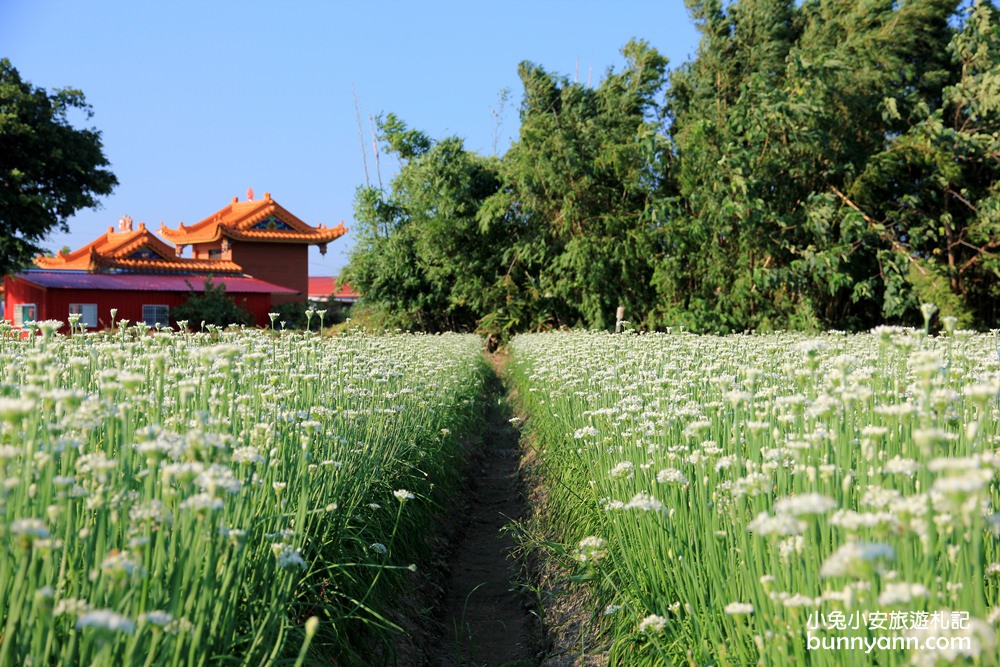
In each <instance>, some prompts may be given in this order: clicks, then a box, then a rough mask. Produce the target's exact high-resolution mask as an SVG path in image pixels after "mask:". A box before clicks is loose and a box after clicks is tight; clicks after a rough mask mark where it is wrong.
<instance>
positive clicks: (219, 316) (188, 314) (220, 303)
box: [170, 276, 254, 330]
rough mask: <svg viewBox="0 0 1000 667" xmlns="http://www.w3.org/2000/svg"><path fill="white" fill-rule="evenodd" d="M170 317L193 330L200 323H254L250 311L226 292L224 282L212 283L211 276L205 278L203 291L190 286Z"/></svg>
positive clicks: (223, 325)
mask: <svg viewBox="0 0 1000 667" xmlns="http://www.w3.org/2000/svg"><path fill="white" fill-rule="evenodd" d="M170 317H171V318H172V319H173V320H174V321H175V322H180V321H186V322H187V323H188V326H189V327H191V328H192V329H195V330H197V329H198V328H199V327H200V326H201V325H202V324H214V325H216V326H220V327H227V326H229V325H230V324H245V325H247V326H249V325H252V324H253V323H254V320H253V315H252V314H251V313H250V311H249V310H247V309H246V308H244V307H243V306H240V305H239V304H238V303H236V300H235V299H233V298H232V297H231V296H229V295H228V294H226V286H225V284H223V283H213V282H212V277H211V276H209V277H207V278H205V289H204V291H201V292H198V291H195V290H194V289H193V288H192V289H191V291H190V293H189V294H188V298H187V301H185V302H184V303H182V304H181V305H179V306H176V307H175V308H173V309H172V312H171V313H170Z"/></svg>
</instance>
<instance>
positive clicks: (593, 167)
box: [480, 41, 669, 331]
mask: <svg viewBox="0 0 1000 667" xmlns="http://www.w3.org/2000/svg"><path fill="white" fill-rule="evenodd" d="M623 54H624V55H625V58H626V66H625V68H624V69H623V70H622V71H621V72H614V71H610V70H609V71H608V73H607V75H606V77H605V78H604V80H603V81H602V82H601V84H600V85H599V86H598V87H597V88H590V87H588V86H585V85H583V84H580V83H577V82H571V81H569V80H568V79H566V78H565V77H561V76H558V75H554V74H551V73H549V72H547V71H545V70H544V69H543V68H542V67H539V66H537V65H533V64H531V63H527V62H525V63H522V64H521V66H520V68H519V74H520V77H521V81H522V83H523V85H524V97H523V102H522V105H521V128H520V134H519V137H518V140H517V141H516V142H515V144H514V145H513V146H512V147H511V149H510V150H509V151H508V152H507V153H506V154H505V155H504V157H503V160H502V162H501V174H500V175H501V180H502V182H503V186H502V188H501V189H500V190H499V191H498V193H497V194H496V195H494V196H493V197H492V198H491V199H490V200H489V201H487V202H485V203H484V206H483V211H482V213H481V216H480V221H481V223H482V224H483V225H484V226H485V227H487V228H488V229H495V228H500V229H502V230H504V237H505V238H508V239H510V244H509V245H508V248H507V252H506V254H505V256H504V262H503V270H504V272H503V274H502V275H501V276H500V280H499V283H498V285H499V287H500V288H501V290H502V292H503V298H502V299H501V300H500V302H499V303H498V308H497V309H496V310H494V311H492V312H491V313H490V315H489V317H488V322H489V328H492V329H500V330H503V331H510V330H526V329H537V328H542V327H546V326H577V325H582V326H587V327H597V328H608V327H610V326H612V325H613V324H614V322H615V311H616V309H617V307H618V306H619V305H624V306H625V308H626V312H627V314H628V317H630V318H635V319H643V318H644V317H645V315H646V313H648V312H649V311H650V310H651V308H652V299H653V296H654V295H653V292H652V289H651V287H650V279H651V276H652V273H653V268H652V262H653V260H654V258H655V255H656V247H655V234H654V231H655V227H656V218H655V216H654V215H653V208H654V207H653V205H652V204H653V201H654V199H655V197H657V196H659V195H661V194H662V183H663V181H662V165H661V164H660V163H661V161H663V160H665V159H666V158H667V156H668V155H669V150H668V144H667V141H666V135H665V132H664V130H663V128H662V125H661V121H660V111H661V105H660V102H661V96H662V94H663V88H664V86H665V84H666V66H667V60H666V58H664V57H663V56H661V55H660V54H659V53H658V52H657V51H656V50H655V49H653V48H652V47H650V46H649V45H648V44H647V43H645V42H641V41H633V42H630V43H629V44H627V45H626V46H625V47H624V49H623Z"/></svg>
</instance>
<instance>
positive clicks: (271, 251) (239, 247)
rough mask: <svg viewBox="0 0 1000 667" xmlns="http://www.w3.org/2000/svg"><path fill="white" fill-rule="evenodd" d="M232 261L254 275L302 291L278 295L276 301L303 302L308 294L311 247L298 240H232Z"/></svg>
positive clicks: (274, 301)
mask: <svg viewBox="0 0 1000 667" xmlns="http://www.w3.org/2000/svg"><path fill="white" fill-rule="evenodd" d="M230 243H232V255H233V261H234V262H236V263H237V264H239V265H240V266H242V267H243V270H244V271H245V272H246V273H249V274H250V275H251V276H253V277H254V278H257V279H259V280H264V281H267V282H269V283H273V284H275V285H281V286H282V287H287V288H289V289H293V290H295V291H296V292H300V294H297V295H296V294H289V295H283V294H275V295H274V297H273V303H275V304H279V303H285V302H288V301H302V300H304V299H305V298H306V297H307V296H308V295H309V246H307V245H303V244H296V243H249V242H245V241H230Z"/></svg>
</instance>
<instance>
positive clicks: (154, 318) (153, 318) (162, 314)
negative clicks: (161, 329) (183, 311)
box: [142, 303, 170, 327]
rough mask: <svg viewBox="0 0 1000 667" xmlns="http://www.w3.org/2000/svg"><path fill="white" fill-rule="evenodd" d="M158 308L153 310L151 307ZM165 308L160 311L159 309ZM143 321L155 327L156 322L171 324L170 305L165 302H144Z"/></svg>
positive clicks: (165, 324) (167, 325)
mask: <svg viewBox="0 0 1000 667" xmlns="http://www.w3.org/2000/svg"><path fill="white" fill-rule="evenodd" d="M153 308H156V309H157V310H156V311H151V309H153ZM160 308H162V309H163V310H162V311H160V310H159V309H160ZM142 321H143V322H145V323H146V324H147V325H148V326H151V327H155V326H156V323H157V322H159V323H160V324H161V325H162V326H165V327H169V326H170V306H168V305H166V304H163V303H144V304H142Z"/></svg>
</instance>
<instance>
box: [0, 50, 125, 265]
mask: <svg viewBox="0 0 1000 667" xmlns="http://www.w3.org/2000/svg"><path fill="white" fill-rule="evenodd" d="M72 109H76V110H78V111H82V112H83V113H84V114H85V115H86V117H87V118H88V119H89V118H90V117H91V116H92V111H91V107H90V106H89V105H88V104H87V103H86V100H85V98H84V95H83V93H82V92H80V91H79V90H74V89H71V88H64V89H59V90H56V91H54V92H53V93H51V94H50V93H47V92H46V91H45V90H44V89H42V88H37V87H35V86H32V85H31V84H30V83H29V82H27V81H24V80H22V79H21V76H20V74H19V73H18V71H17V70H16V69H15V68H14V67H13V66H12V65H11V63H10V61H9V60H7V59H6V58H3V59H0V229H2V232H0V275H3V274H6V273H10V272H12V271H15V270H17V269H19V268H21V267H22V266H24V265H25V264H26V263H28V262H29V261H30V259H31V257H32V256H34V255H36V254H38V253H40V252H42V251H43V249H42V248H41V247H39V246H38V243H39V242H40V241H42V240H43V239H44V238H45V236H46V235H47V234H48V233H49V232H51V231H52V230H53V229H61V230H63V231H68V229H69V228H68V226H67V224H66V221H67V219H68V218H69V217H70V216H72V215H73V214H74V213H75V212H76V211H78V210H80V209H83V208H93V207H96V206H97V205H98V201H97V198H98V197H99V196H101V195H107V194H110V193H111V191H112V189H113V188H114V186H115V185H117V184H118V180H117V179H116V178H115V176H114V174H112V173H111V171H110V170H109V169H107V167H108V166H109V163H108V160H107V158H105V156H104V153H103V146H102V143H101V134H100V132H98V131H97V130H95V129H77V128H74V127H73V126H72V125H71V124H70V121H69V118H68V114H69V112H70V110H72Z"/></svg>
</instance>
